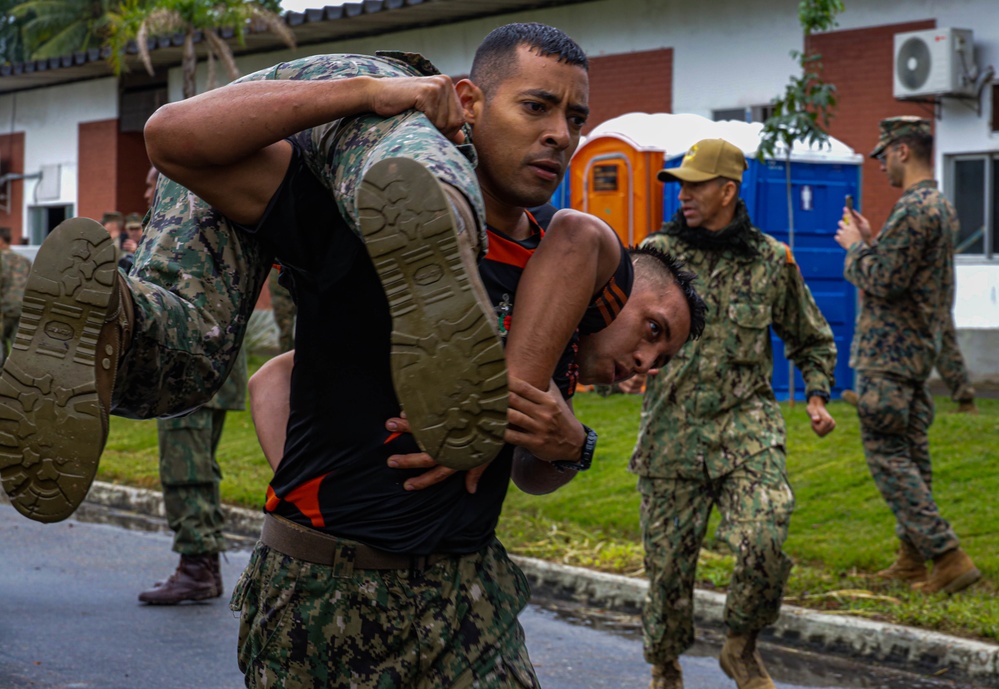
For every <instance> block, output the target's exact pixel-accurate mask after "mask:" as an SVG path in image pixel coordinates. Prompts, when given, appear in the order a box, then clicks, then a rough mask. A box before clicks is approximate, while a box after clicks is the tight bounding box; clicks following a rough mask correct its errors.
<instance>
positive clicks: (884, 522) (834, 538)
mask: <svg viewBox="0 0 999 689" xmlns="http://www.w3.org/2000/svg"><path fill="white" fill-rule="evenodd" d="M259 363H260V361H259V360H257V361H255V362H251V369H253V368H255V367H256V366H258V365H259ZM640 404H641V399H640V398H639V397H629V396H623V395H615V396H612V397H608V398H601V397H598V396H596V395H592V394H582V395H579V396H577V398H576V410H577V413H578V415H579V417H580V418H581V419H582V420H583V421H584V422H585V423H586V424H587V425H589V426H592V427H594V428H596V429H597V430H598V431H599V432H600V443H599V446H598V449H597V456H596V460H595V461H594V465H593V468H592V469H591V470H590V471H588V472H587V473H586V474H583V475H581V476H579V477H578V478H577V479H576V480H574V481H573V482H572V483H571V484H569V485H568V486H566V487H564V488H563V489H561V490H559V491H558V492H556V493H554V494H552V495H547V496H540V497H539V496H529V495H526V494H524V493H521V492H520V491H519V490H517V489H515V488H511V490H510V494H509V497H508V498H507V501H506V505H505V507H504V512H503V517H502V519H501V520H500V536H501V538H502V539H503V541H504V543H505V545H506V546H507V548H508V549H509V550H510V551H511V552H514V553H519V554H523V555H530V556H533V557H540V558H544V559H547V560H551V561H554V562H562V563H565V564H573V565H577V566H583V567H591V568H594V569H599V570H602V571H607V572H615V573H619V574H626V575H631V576H641V575H642V572H643V569H642V546H641V538H640V535H639V523H638V495H637V493H636V491H635V482H636V479H635V477H634V476H633V475H631V474H629V473H628V472H627V463H628V458H629V457H630V456H631V452H632V449H633V447H634V441H635V435H636V431H637V428H638V414H639V408H640ZM978 404H979V408H980V409H981V415H980V416H977V417H975V416H967V415H959V414H951V413H949V412H950V410H951V409H952V408H953V406H954V405H953V403H952V402H950V401H949V400H947V399H944V398H939V399H937V411H938V415H937V419H936V421H935V423H934V425H933V427H932V429H931V435H930V444H931V450H932V453H933V465H934V495H935V497H936V500H937V502H938V503H939V505H940V507H941V510H942V512H943V514H944V516H945V517H946V518H947V519H949V520H950V522H951V523H952V525H953V526H954V528H955V530H956V531H957V533H958V535H959V536H960V537H961V539H962V545H963V547H964V548H965V549H966V550H968V552H969V553H970V554H971V555H972V557H973V558H974V559H975V563H976V564H977V565H978V567H979V568H980V569H981V570H982V572H983V574H984V579H983V581H982V582H980V583H979V584H977V585H976V586H975V587H973V588H972V589H970V590H968V591H966V592H963V593H961V594H959V595H957V596H953V597H949V598H947V597H931V598H926V597H925V596H922V595H916V594H913V593H912V592H910V591H909V590H908V589H907V588H906V587H904V586H901V585H897V584H888V583H884V582H882V581H880V580H877V579H875V578H873V577H872V574H873V572H875V571H877V570H878V569H881V568H883V567H885V566H887V565H888V564H890V563H891V561H892V560H893V559H894V554H895V548H896V541H895V537H894V533H893V525H894V519H893V518H892V516H891V513H890V512H889V511H888V508H887V506H886V505H885V504H884V502H883V501H882V499H881V497H880V496H879V494H878V492H877V490H876V489H875V487H874V484H873V482H872V481H871V478H870V475H869V473H868V471H867V466H866V464H865V462H864V458H863V452H862V449H861V445H860V437H859V429H858V425H857V417H856V413H855V411H854V409H853V408H852V407H849V406H847V405H845V404H843V403H832V404H831V405H830V409H831V411H832V413H833V415H834V416H835V417H836V421H837V424H838V427H837V429H836V431H835V432H834V433H833V434H832V435H830V436H828V437H827V438H824V439H820V438H817V437H816V436H815V435H814V434H813V433H812V432H811V430H810V428H809V425H808V421H807V418H806V416H805V407H804V405H802V404H798V405H796V406H795V407H794V408H793V409H789V408H788V407H787V406H786V405H785V406H784V407H783V410H784V414H785V418H787V421H788V473H789V475H790V477H791V483H792V485H793V487H794V490H795V495H796V498H797V508H796V510H795V514H794V518H793V519H792V522H791V535H790V537H789V539H788V542H787V546H786V548H787V551H788V552H789V553H790V554H791V556H792V557H793V558H794V560H795V562H796V567H795V569H794V571H793V573H792V575H791V579H790V581H789V583H788V589H787V591H786V600H787V601H788V602H789V603H793V604H795V605H803V606H806V607H812V608H816V609H821V610H825V611H829V612H849V613H850V614H856V615H862V616H865V617H869V618H874V619H879V620H885V621H892V622H898V623H902V624H908V625H914V626H918V627H922V628H925V629H936V630H941V631H945V632H949V633H954V634H960V635H963V636H968V637H974V638H982V639H986V640H990V641H999V596H996V594H997V593H999V547H997V546H999V508H997V507H996V500H995V497H994V496H996V495H997V494H999V471H997V470H996V468H997V467H999V449H997V443H996V438H999V400H987V399H982V400H979V402H978ZM219 462H220V464H221V465H222V470H223V474H224V480H223V482H222V486H221V490H222V498H223V500H225V501H226V502H229V503H232V504H237V505H242V506H244V507H251V508H258V507H259V506H260V505H261V504H262V502H263V496H264V491H265V489H266V486H267V482H268V481H269V479H270V475H271V472H270V468H269V467H268V466H267V463H266V461H265V460H264V457H263V454H262V453H261V452H260V449H259V447H258V446H257V443H256V437H255V435H254V432H253V425H252V422H251V420H250V415H249V413H248V412H232V413H230V414H229V415H228V417H227V419H226V429H225V433H224V435H223V438H222V443H221V446H220V449H219ZM98 477H99V478H100V479H101V480H104V481H117V482H121V483H125V484H129V485H136V486H142V487H147V488H156V487H158V484H159V479H158V466H157V449H156V423H155V422H154V421H130V420H126V419H120V418H117V417H113V418H112V423H111V435H110V438H109V441H108V447H107V450H106V451H105V454H104V458H103V459H102V461H101V469H100V472H99V475H98ZM714 520H715V521H714V523H715V524H716V523H717V516H716V517H715V518H714ZM713 529H714V525H712V532H713ZM705 545H706V547H705V549H704V551H702V554H701V560H700V566H699V568H698V579H699V582H700V583H699V585H701V586H703V587H707V588H715V589H719V590H724V587H725V586H726V584H727V582H728V578H729V573H730V571H731V564H732V558H731V557H730V556H729V555H728V553H727V552H726V551H725V548H724V546H723V545H719V544H718V543H715V542H713V541H711V540H709V542H708V543H706V544H705Z"/></svg>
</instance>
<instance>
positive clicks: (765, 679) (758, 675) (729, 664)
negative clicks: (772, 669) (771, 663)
mask: <svg viewBox="0 0 999 689" xmlns="http://www.w3.org/2000/svg"><path fill="white" fill-rule="evenodd" d="M718 661H719V663H720V664H721V669H722V670H724V671H725V674H726V675H728V676H729V677H731V678H732V679H734V680H735V685H736V686H737V687H739V689H776V687H775V686H774V682H773V680H772V679H770V675H769V674H767V669H766V668H765V667H763V659H762V658H761V657H760V652H759V651H757V650H756V632H751V633H749V634H732V633H731V632H730V633H729V635H728V638H727V639H725V645H724V646H722V650H721V656H720V657H719V658H718Z"/></svg>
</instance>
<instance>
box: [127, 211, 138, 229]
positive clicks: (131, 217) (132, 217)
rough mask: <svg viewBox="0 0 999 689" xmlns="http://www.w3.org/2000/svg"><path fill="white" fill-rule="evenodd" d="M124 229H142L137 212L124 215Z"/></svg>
mask: <svg viewBox="0 0 999 689" xmlns="http://www.w3.org/2000/svg"><path fill="white" fill-rule="evenodd" d="M125 229H126V230H133V229H139V230H141V229H142V216H141V215H139V214H138V213H129V214H128V215H127V216H126V217H125Z"/></svg>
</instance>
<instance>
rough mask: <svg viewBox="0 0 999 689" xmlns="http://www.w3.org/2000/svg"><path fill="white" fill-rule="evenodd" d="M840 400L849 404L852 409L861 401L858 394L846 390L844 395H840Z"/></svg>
mask: <svg viewBox="0 0 999 689" xmlns="http://www.w3.org/2000/svg"><path fill="white" fill-rule="evenodd" d="M840 399H841V400H843V401H844V402H846V403H847V404H849V405H850V406H851V407H856V406H857V404H858V403H859V402H860V399H859V398H858V397H857V393H855V392H854V391H853V390H844V391H843V394H842V395H840Z"/></svg>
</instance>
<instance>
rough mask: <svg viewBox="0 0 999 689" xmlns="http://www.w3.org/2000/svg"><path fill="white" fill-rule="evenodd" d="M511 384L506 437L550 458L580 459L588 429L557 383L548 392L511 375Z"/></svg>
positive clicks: (539, 455) (543, 458)
mask: <svg viewBox="0 0 999 689" xmlns="http://www.w3.org/2000/svg"><path fill="white" fill-rule="evenodd" d="M509 387H510V396H509V400H510V406H509V408H508V410H507V421H508V425H507V427H506V432H505V433H504V435H503V439H504V440H506V441H507V442H508V443H512V444H513V445H517V446H518V447H522V448H524V449H525V450H527V451H528V452H529V453H531V454H532V455H534V456H535V457H537V458H538V459H542V460H544V461H547V462H554V461H557V460H569V461H574V460H577V459H579V456H580V455H581V454H582V452H583V445H584V444H585V443H586V431H584V430H583V426H582V424H581V423H579V421H577V420H576V417H575V416H574V415H573V413H572V410H571V409H569V405H568V404H567V403H566V401H565V400H564V399H563V398H562V393H561V392H559V389H558V388H557V387H556V386H555V383H551V384H550V385H549V387H548V391H547V392H544V391H542V390H539V389H537V388H536V387H534V386H533V385H531V384H530V383H527V382H525V381H523V380H520V379H519V378H514V377H511V378H510V379H509Z"/></svg>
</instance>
